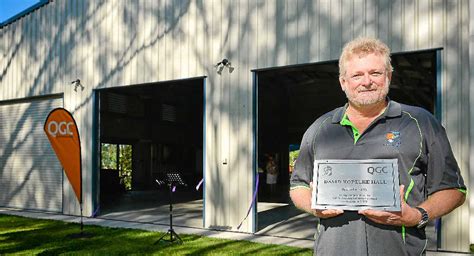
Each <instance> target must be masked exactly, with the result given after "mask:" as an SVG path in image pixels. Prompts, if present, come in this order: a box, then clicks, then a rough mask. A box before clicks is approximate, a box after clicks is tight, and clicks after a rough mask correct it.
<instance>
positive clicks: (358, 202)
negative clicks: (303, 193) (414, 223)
mask: <svg viewBox="0 0 474 256" xmlns="http://www.w3.org/2000/svg"><path fill="white" fill-rule="evenodd" d="M320 166H321V167H324V166H326V169H325V170H320V169H321V168H320ZM327 166H329V167H330V168H329V170H330V172H331V174H330V175H332V174H333V173H336V172H337V173H338V174H340V175H341V177H346V179H333V182H334V184H327V183H332V182H327V181H326V182H325V183H324V185H321V186H320V184H319V183H320V182H323V181H324V180H323V178H322V177H323V176H325V175H328V174H329V173H328V168H327ZM331 166H332V167H331ZM382 166H384V167H388V168H386V169H383V170H384V171H383V172H382V171H381V170H382V168H383V167H382ZM370 167H372V168H373V169H370ZM376 167H378V169H377V170H378V171H379V172H376V171H375V170H376V169H375V168H376ZM347 169H350V170H352V169H355V171H348V170H347ZM387 169H388V172H387ZM374 174H375V175H374ZM347 177H349V178H347ZM374 177H377V178H380V177H382V178H386V179H382V181H383V182H381V183H377V182H379V181H380V179H379V180H378V181H377V180H376V179H375V178H374ZM387 177H388V178H387ZM351 178H352V179H351ZM371 178H374V179H373V180H372V179H371ZM350 181H352V182H353V183H350ZM357 181H359V183H356V182H357ZM371 182H373V183H374V184H370V183H371ZM366 183H367V184H366ZM380 184H382V185H380ZM340 185H341V186H340ZM359 185H360V187H359ZM342 186H346V187H345V188H344V187H342ZM375 186H379V187H375ZM320 187H323V188H322V189H320ZM339 188H340V189H339ZM381 188H382V189H381ZM383 188H389V191H388V192H387V191H386V190H385V189H383ZM344 189H345V190H344ZM329 190H336V193H339V194H337V195H334V194H329V195H327V194H325V193H328V191H329ZM361 190H364V191H363V192H361ZM374 190H375V193H377V190H379V192H380V191H382V192H383V193H379V194H378V195H380V196H376V195H372V194H371V192H372V191H374ZM390 190H391V192H390ZM348 191H349V192H348ZM350 191H355V192H354V193H351V192H350ZM330 192H334V191H330ZM386 193H388V196H385V194H386ZM328 196H329V197H331V198H328ZM379 197H380V198H379ZM367 198H368V199H367ZM344 202H346V203H344ZM374 202H376V203H374ZM311 208H313V209H319V210H324V209H342V210H365V209H374V210H382V211H395V212H396V211H401V198H400V182H399V172H398V159H364V160H347V159H326V160H315V161H314V168H313V191H312V196H311Z"/></svg>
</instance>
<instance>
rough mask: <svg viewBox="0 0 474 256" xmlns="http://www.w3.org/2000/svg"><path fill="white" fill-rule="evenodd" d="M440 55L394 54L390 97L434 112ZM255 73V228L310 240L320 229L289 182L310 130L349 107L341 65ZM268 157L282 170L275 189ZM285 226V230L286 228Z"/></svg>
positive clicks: (314, 65)
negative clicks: (293, 196) (303, 209)
mask: <svg viewBox="0 0 474 256" xmlns="http://www.w3.org/2000/svg"><path fill="white" fill-rule="evenodd" d="M438 54H439V49H436V50H427V51H419V52H411V53H398V54H393V55H392V65H393V67H394V73H393V76H392V81H391V85H390V92H389V97H390V98H391V99H393V100H395V101H398V102H400V103H405V104H410V105H416V106H420V107H423V108H425V109H427V110H428V111H430V112H431V113H434V112H435V105H436V100H437V98H436V96H437V86H438V84H437V83H438V80H437V78H438V76H437V74H438V73H437V72H438V70H437V68H438V66H437V62H438V59H437V56H438ZM255 72H256V79H257V81H256V84H257V85H258V88H257V90H258V91H257V95H258V99H257V104H258V107H257V109H258V112H257V119H258V120H257V123H258V128H257V140H258V141H257V144H258V152H257V159H258V167H257V168H258V173H259V179H260V185H259V188H258V205H257V208H258V216H257V223H258V224H257V230H259V232H260V233H266V234H271V233H272V232H281V231H282V230H288V233H289V234H288V235H289V236H291V237H298V238H308V239H312V237H313V235H314V230H315V227H316V225H308V224H310V223H316V219H315V218H314V217H311V216H309V215H307V214H304V213H302V212H301V211H299V210H297V209H296V208H295V207H294V206H293V205H292V203H291V200H290V198H289V192H288V191H289V178H290V176H291V172H292V168H293V164H294V159H295V158H296V157H297V155H298V152H299V151H298V150H299V144H300V142H301V139H302V137H303V134H304V132H305V131H306V129H307V128H308V127H309V126H310V125H311V123H313V122H314V121H315V120H316V119H317V118H318V117H319V116H321V115H322V114H324V113H326V112H328V111H330V110H332V109H334V108H336V107H339V106H342V105H344V104H345V103H346V97H345V94H344V93H343V92H342V90H341V87H340V84H339V80H338V77H339V73H338V72H339V71H338V63H337V61H328V62H324V63H315V64H305V65H296V66H290V67H282V68H271V69H264V70H257V71H255ZM270 156H271V157H272V158H273V160H274V161H275V162H276V164H277V169H278V176H277V178H276V184H275V185H271V184H268V183H267V177H268V173H269V172H268V170H267V163H268V161H269V159H270ZM272 178H273V177H272ZM268 181H271V179H270V180H268ZM262 209H263V210H262ZM284 225H287V226H285V228H283V226H284ZM293 227H298V228H301V227H303V229H305V228H306V229H308V230H309V231H308V230H306V231H305V230H294V229H292V228H293ZM291 230H294V232H293V231H291ZM279 235H281V234H279Z"/></svg>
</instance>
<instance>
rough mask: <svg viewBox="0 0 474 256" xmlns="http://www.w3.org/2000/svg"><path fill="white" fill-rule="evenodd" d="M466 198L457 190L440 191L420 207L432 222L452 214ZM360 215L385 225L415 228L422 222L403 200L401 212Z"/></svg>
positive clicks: (376, 212)
mask: <svg viewBox="0 0 474 256" xmlns="http://www.w3.org/2000/svg"><path fill="white" fill-rule="evenodd" d="M400 190H401V191H400V192H401V195H403V190H404V189H403V186H401V189H400ZM465 199H466V196H465V194H464V193H462V192H460V191H458V190H457V189H446V190H440V191H437V192H435V193H433V194H432V195H431V196H430V197H429V198H428V199H427V200H426V201H424V202H423V203H421V204H420V205H418V207H421V208H423V209H425V210H426V211H427V212H428V216H429V217H430V220H433V219H436V218H439V217H441V216H444V215H446V214H448V213H450V212H451V211H452V210H454V209H456V208H457V207H459V206H460V205H462V204H463V203H464V201H465ZM359 213H360V214H362V215H365V216H366V217H367V218H369V219H370V220H372V221H374V222H376V223H380V224H385V225H394V226H401V225H404V226H406V227H413V226H416V225H417V224H418V222H419V221H420V220H421V217H422V216H421V213H420V212H419V211H418V210H417V209H415V207H414V206H413V207H411V206H409V205H407V204H406V203H405V201H404V200H403V198H402V210H401V211H400V212H385V211H377V210H363V211H359Z"/></svg>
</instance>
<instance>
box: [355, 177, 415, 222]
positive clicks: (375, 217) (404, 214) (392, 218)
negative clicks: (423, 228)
mask: <svg viewBox="0 0 474 256" xmlns="http://www.w3.org/2000/svg"><path fill="white" fill-rule="evenodd" d="M404 194H405V186H404V185H401V186H400V202H401V211H399V212H386V211H379V210H360V211H359V214H362V215H364V216H366V217H367V218H368V219H369V220H371V221H373V222H375V223H379V224H385V225H392V226H402V225H405V226H407V227H412V226H416V225H417V224H418V222H419V221H420V219H421V213H420V212H419V211H418V210H417V209H415V208H412V207H411V206H409V205H408V204H407V203H406V202H405V199H404V197H403V195H404Z"/></svg>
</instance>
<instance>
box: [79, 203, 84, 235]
mask: <svg viewBox="0 0 474 256" xmlns="http://www.w3.org/2000/svg"><path fill="white" fill-rule="evenodd" d="M80 205H81V235H83V232H82V231H83V230H84V222H83V221H82V203H81V204H80Z"/></svg>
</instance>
